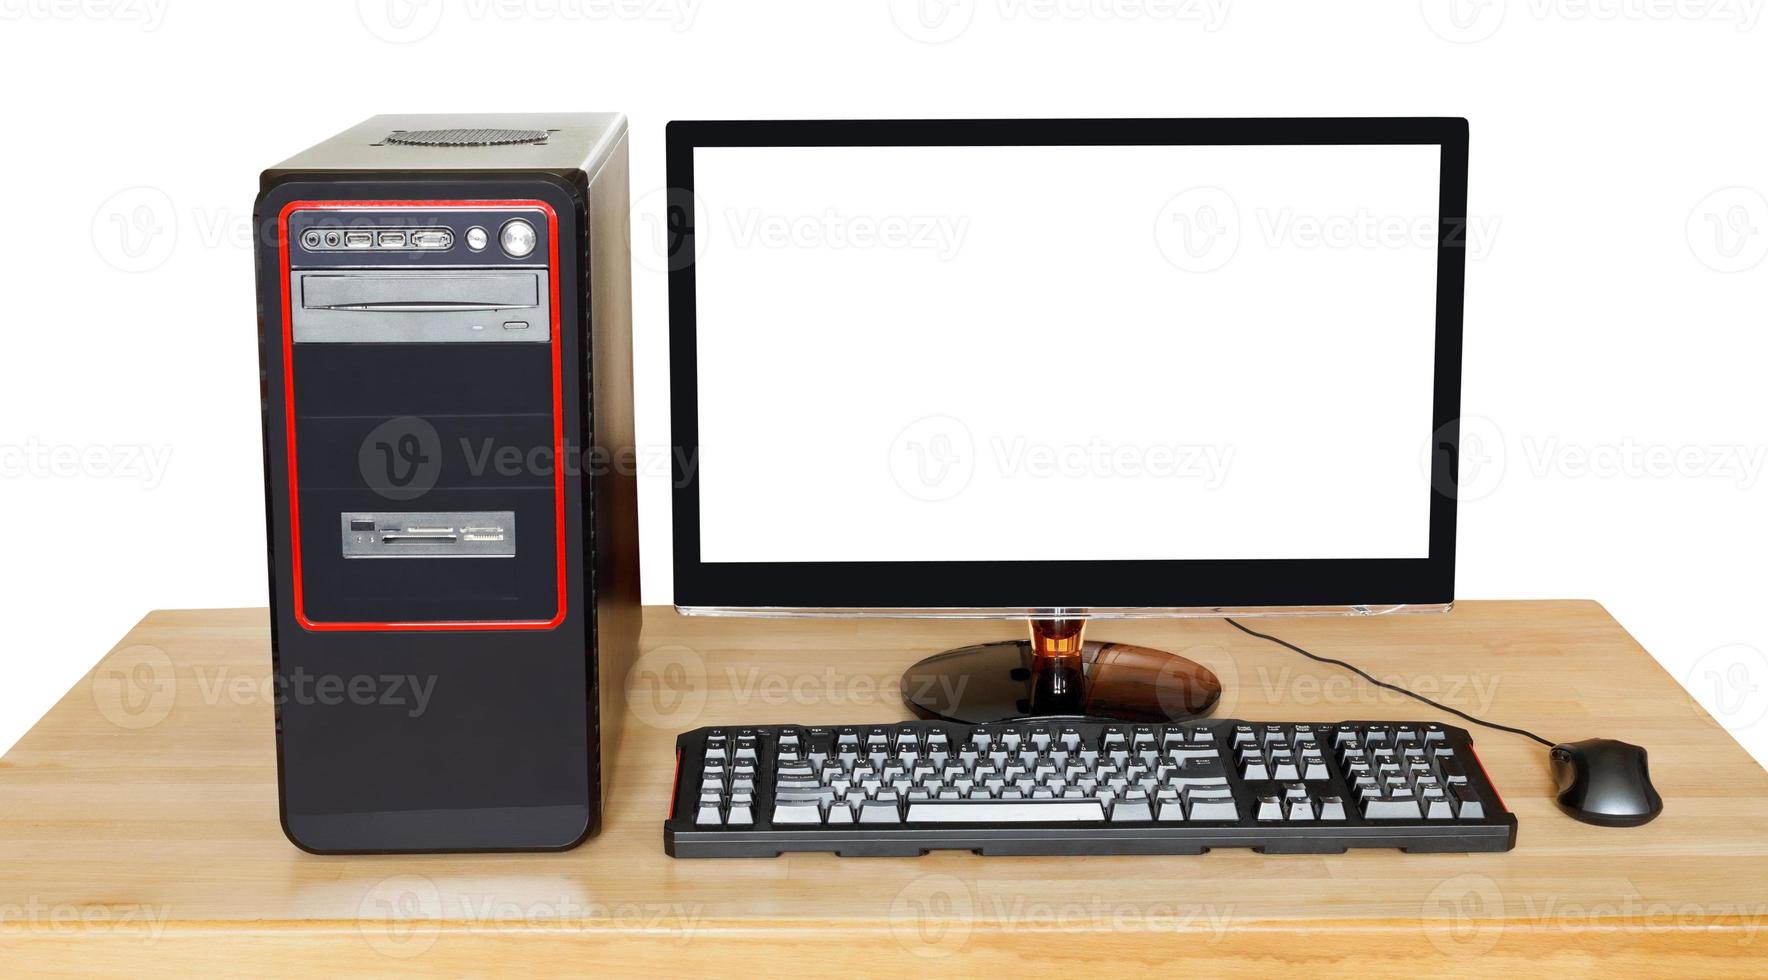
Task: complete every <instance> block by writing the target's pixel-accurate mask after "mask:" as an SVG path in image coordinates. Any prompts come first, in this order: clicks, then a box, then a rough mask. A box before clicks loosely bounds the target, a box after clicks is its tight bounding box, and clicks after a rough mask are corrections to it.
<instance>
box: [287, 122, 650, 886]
mask: <svg viewBox="0 0 1768 980" xmlns="http://www.w3.org/2000/svg"><path fill="white" fill-rule="evenodd" d="M628 200H629V198H628V167H627V142H626V121H625V118H624V117H623V116H621V115H619V114H616V113H601V114H558V115H549V114H520V115H459V116H456V115H420V116H376V117H374V118H372V119H369V120H367V121H366V122H363V123H361V124H360V125H357V126H355V127H353V128H351V129H349V130H346V131H345V132H343V133H341V134H339V135H337V136H335V137H333V138H332V139H329V140H327V141H325V142H323V143H320V144H318V145H317V146H314V147H313V148H311V149H309V150H307V151H305V152H303V153H300V154H298V155H296V156H294V157H292V158H290V159H289V160H286V161H284V162H283V163H281V164H278V165H276V166H274V167H271V168H270V169H269V170H266V171H265V172H264V174H263V178H262V189H261V193H260V194H259V197H258V200H257V206H256V212H255V215H254V226H255V228H256V230H257V238H256V242H255V245H256V259H257V288H258V320H259V338H260V359H261V370H262V382H263V384H262V394H263V423H264V473H265V497H266V507H267V511H268V532H269V535H268V540H269V558H270V561H269V568H270V600H271V648H272V656H273V660H274V682H275V700H276V703H277V710H276V716H277V760H278V780H279V787H280V792H281V812H282V824H283V827H284V830H285V831H286V832H287V834H288V836H289V839H290V840H292V841H293V842H294V843H295V844H296V845H298V846H300V847H302V848H304V849H306V850H309V851H314V852H319V853H362V852H394V851H507V850H557V849H564V848H569V847H573V846H575V845H577V844H579V843H581V842H582V841H583V840H585V839H586V838H587V837H589V836H590V835H592V834H594V833H595V831H596V829H597V826H598V824H599V820H600V812H601V797H602V767H601V758H600V751H599V745H600V743H601V741H602V735H603V732H602V719H603V718H604V717H606V713H605V712H603V711H602V710H601V705H600V692H601V691H602V690H604V689H605V688H606V687H607V685H606V684H604V683H603V682H602V677H601V674H602V672H603V670H602V669H598V665H599V667H600V668H606V667H607V666H608V665H609V664H611V663H621V662H626V661H628V660H629V658H630V657H631V656H632V652H633V650H634V648H635V647H636V644H637V638H638V626H639V606H638V602H639V600H638V521H637V504H636V487H635V480H634V472H633V469H634V465H633V460H634V455H633V429H632V338H631V305H630V288H631V286H630V269H629V253H630V249H629V221H628Z"/></svg>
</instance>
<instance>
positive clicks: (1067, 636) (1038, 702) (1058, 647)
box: [1026, 609, 1087, 715]
mask: <svg viewBox="0 0 1768 980" xmlns="http://www.w3.org/2000/svg"><path fill="white" fill-rule="evenodd" d="M1051 612H1053V613H1056V614H1058V618H1052V619H1028V620H1026V622H1027V624H1029V625H1030V626H1031V713H1032V714H1035V715H1078V714H1082V713H1083V708H1084V706H1085V705H1086V689H1087V672H1086V666H1085V662H1084V661H1083V660H1082V657H1081V650H1082V644H1081V636H1082V635H1083V634H1084V633H1086V630H1087V621H1086V619H1085V618H1084V617H1081V616H1074V615H1072V614H1073V613H1075V612H1076V610H1072V609H1057V610H1051ZM1064 613H1067V614H1071V615H1061V614H1064Z"/></svg>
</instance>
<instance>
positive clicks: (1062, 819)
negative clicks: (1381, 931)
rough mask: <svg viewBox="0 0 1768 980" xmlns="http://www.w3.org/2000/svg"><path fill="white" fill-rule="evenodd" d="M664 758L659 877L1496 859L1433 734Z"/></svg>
mask: <svg viewBox="0 0 1768 980" xmlns="http://www.w3.org/2000/svg"><path fill="white" fill-rule="evenodd" d="M675 751H676V761H677V768H676V778H675V795H674V799H673V801H672V805H671V809H670V814H669V819H668V820H667V821H666V822H665V823H664V825H663V846H664V849H665V850H666V851H667V852H668V853H669V854H670V855H671V856H673V857H679V858H691V857H776V856H778V855H780V854H782V853H785V852H787V851H834V852H836V853H838V854H841V855H844V856H913V855H918V854H925V853H927V852H928V851H933V850H966V851H975V852H977V853H979V854H984V855H994V854H1201V853H1203V852H1204V851H1206V850H1208V849H1210V848H1214V847H1250V848H1252V849H1253V850H1256V851H1261V852H1264V853H1269V854H1337V853H1342V852H1343V851H1344V850H1345V849H1346V848H1351V847H1397V848H1399V849H1401V850H1403V851H1418V852H1441V851H1507V850H1509V849H1511V848H1512V847H1515V846H1516V817H1515V816H1513V815H1512V814H1511V813H1510V812H1509V811H1507V810H1506V809H1504V802H1503V801H1502V800H1501V799H1499V798H1498V794H1497V792H1496V791H1495V790H1493V788H1492V785H1491V783H1490V782H1489V781H1488V780H1487V779H1486V774H1485V771H1484V770H1483V769H1482V768H1481V767H1480V763H1479V759H1478V758H1477V757H1476V756H1475V755H1474V753H1473V741H1472V739H1470V738H1468V735H1467V732H1466V731H1465V730H1463V729H1460V728H1455V727H1452V726H1448V725H1441V724H1437V723H1435V722H1363V721H1352V722H1343V723H1338V724H1290V723H1274V722H1247V721H1233V720H1218V721H1208V722H1197V723H1191V724H1171V725H1137V724H1103V723H1091V722H1072V721H1048V722H1040V721H1028V722H1015V723H1005V724H993V725H963V724H956V723H950V722H936V721H912V722H902V723H899V724H894V725H876V726H849V727H838V728H823V727H801V726H794V725H768V726H765V727H754V728H702V729H699V730H697V731H692V732H688V733H687V734H685V735H682V736H680V737H678V738H677V739H676V743H675Z"/></svg>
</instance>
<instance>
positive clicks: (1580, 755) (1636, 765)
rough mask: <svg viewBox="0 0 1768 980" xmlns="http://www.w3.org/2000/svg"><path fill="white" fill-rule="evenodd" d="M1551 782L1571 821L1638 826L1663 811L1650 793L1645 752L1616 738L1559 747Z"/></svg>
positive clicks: (1661, 802) (1660, 800)
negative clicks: (1553, 781)
mask: <svg viewBox="0 0 1768 980" xmlns="http://www.w3.org/2000/svg"><path fill="white" fill-rule="evenodd" d="M1552 756H1553V778H1554V779H1555V780H1556V781H1558V783H1559V808H1560V809H1561V810H1564V811H1565V812H1566V813H1567V814H1568V815H1570V816H1571V817H1572V818H1573V819H1576V820H1582V821H1584V822H1585V823H1593V824H1598V825H1600V826H1603V827H1637V826H1639V825H1640V824H1642V823H1650V822H1651V821H1652V820H1654V819H1656V817H1657V815H1658V814H1660V813H1662V812H1664V800H1663V798H1662V797H1660V796H1658V793H1657V790H1655V789H1653V788H1652V785H1651V773H1650V772H1648V771H1647V770H1646V765H1645V750H1644V749H1642V748H1640V747H1639V746H1637V745H1633V744H1631V743H1628V742H1621V741H1617V740H1615V739H1612V738H1587V739H1585V740H1584V741H1582V742H1566V743H1564V744H1562V745H1555V746H1554V747H1553V751H1552Z"/></svg>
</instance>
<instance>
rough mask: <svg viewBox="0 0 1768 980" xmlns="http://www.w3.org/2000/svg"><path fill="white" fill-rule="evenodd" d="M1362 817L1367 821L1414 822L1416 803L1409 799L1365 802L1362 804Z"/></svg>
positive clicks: (1416, 816)
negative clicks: (1402, 820)
mask: <svg viewBox="0 0 1768 980" xmlns="http://www.w3.org/2000/svg"><path fill="white" fill-rule="evenodd" d="M1363 817H1364V819H1367V820H1397V819H1401V818H1408V819H1412V820H1416V819H1418V801H1417V800H1416V799H1413V798H1411V797H1402V798H1388V799H1372V800H1366V801H1364V803H1363Z"/></svg>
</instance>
